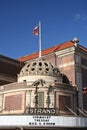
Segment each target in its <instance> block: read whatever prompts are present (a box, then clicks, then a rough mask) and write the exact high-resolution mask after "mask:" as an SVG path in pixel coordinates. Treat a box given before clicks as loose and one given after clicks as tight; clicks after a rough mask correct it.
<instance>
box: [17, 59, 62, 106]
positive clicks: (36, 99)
mask: <svg viewBox="0 0 87 130" xmlns="http://www.w3.org/2000/svg"><path fill="white" fill-rule="evenodd" d="M18 82H19V83H20V82H26V83H27V85H29V88H28V90H29V91H28V92H27V93H26V99H27V97H32V98H30V99H31V100H30V99H29V100H30V101H29V100H28V103H26V106H29V107H40V108H48V107H54V93H53V91H52V90H51V85H52V84H54V83H55V82H58V83H62V74H61V73H60V71H59V69H58V68H57V67H54V66H53V65H52V64H51V63H49V62H48V61H46V60H44V59H41V58H39V59H37V60H34V61H31V62H28V63H27V64H26V65H25V66H24V67H23V68H22V69H21V71H20V74H19V75H18ZM51 99H52V100H51ZM26 102H27V101H26Z"/></svg>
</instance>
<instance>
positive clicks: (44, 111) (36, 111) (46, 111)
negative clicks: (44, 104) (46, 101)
mask: <svg viewBox="0 0 87 130" xmlns="http://www.w3.org/2000/svg"><path fill="white" fill-rule="evenodd" d="M26 113H27V114H29V115H58V109H56V108H27V109H26Z"/></svg>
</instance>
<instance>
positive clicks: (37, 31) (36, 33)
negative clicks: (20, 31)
mask: <svg viewBox="0 0 87 130" xmlns="http://www.w3.org/2000/svg"><path fill="white" fill-rule="evenodd" d="M33 34H34V35H36V36H38V35H39V26H36V27H35V28H34V29H33Z"/></svg>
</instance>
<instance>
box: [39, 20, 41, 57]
mask: <svg viewBox="0 0 87 130" xmlns="http://www.w3.org/2000/svg"><path fill="white" fill-rule="evenodd" d="M39 58H41V22H40V21H39Z"/></svg>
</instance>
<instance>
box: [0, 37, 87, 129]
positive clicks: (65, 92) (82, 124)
mask: <svg viewBox="0 0 87 130" xmlns="http://www.w3.org/2000/svg"><path fill="white" fill-rule="evenodd" d="M86 51H87V50H86V49H85V48H84V47H82V46H80V45H79V44H78V40H77V39H76V38H75V39H74V40H73V41H70V42H66V43H63V44H60V45H57V46H54V47H52V48H49V49H46V50H43V51H42V57H40V58H39V57H38V53H34V54H31V55H28V56H24V57H21V58H19V59H18V60H19V61H20V64H21V62H22V63H24V65H23V66H22V68H21V69H20V71H19V72H18V73H17V81H16V82H14V83H10V84H5V85H1V86H0V129H2V130H3V129H4V130H6V129H9V130H15V129H16V130H17V129H20V130H28V129H30V130H33V129H47V130H50V129H56V130H66V129H68V130H69V129H87V111H86V110H87V107H86V105H84V104H85V101H86V100H85V101H84V99H86V96H84V97H83V93H82V88H83V87H84V86H83V85H86V79H85V76H84V79H83V76H82V75H83V74H84V75H85V73H86V71H85V70H86V69H87V68H86V65H83V64H82V63H83V62H82V61H84V60H85V61H86V54H87V52H86ZM83 59H84V60H83ZM84 69H85V70H84ZM83 70H84V73H83Z"/></svg>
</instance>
